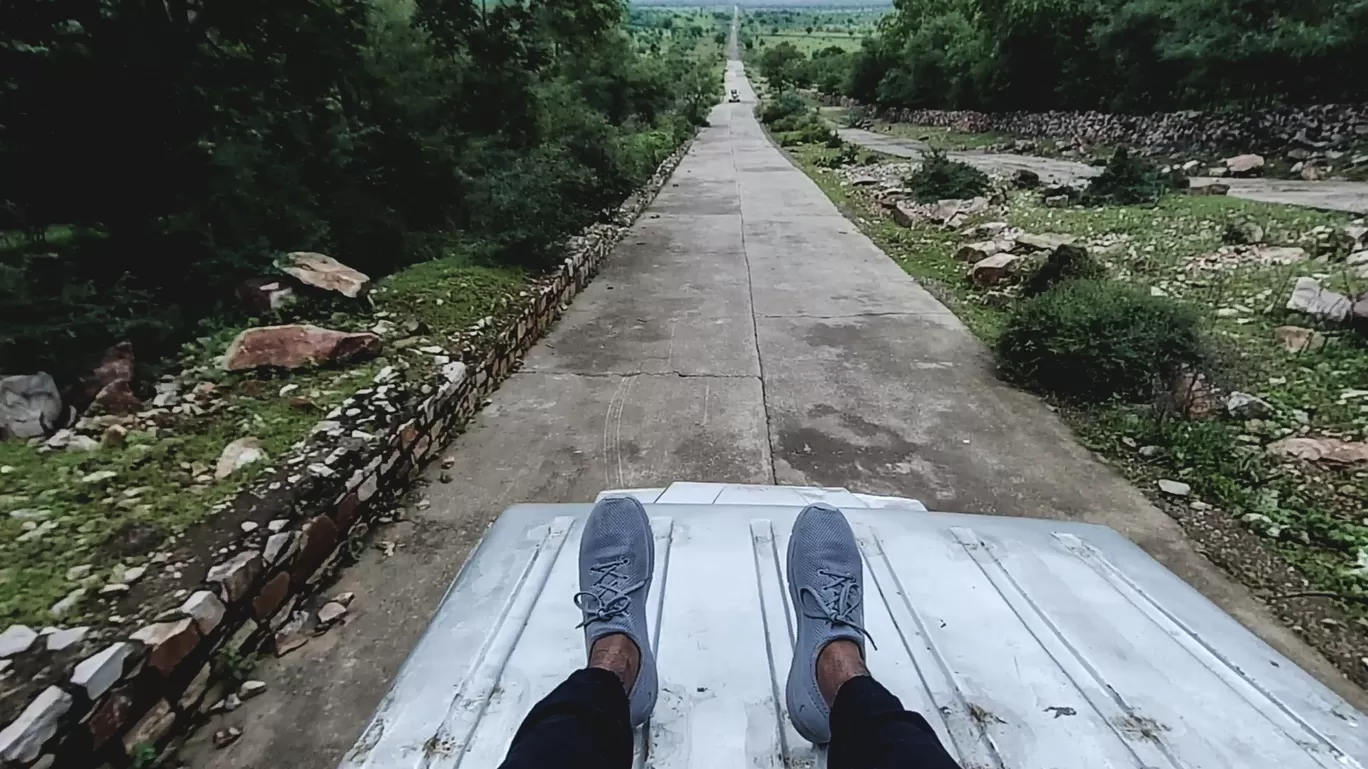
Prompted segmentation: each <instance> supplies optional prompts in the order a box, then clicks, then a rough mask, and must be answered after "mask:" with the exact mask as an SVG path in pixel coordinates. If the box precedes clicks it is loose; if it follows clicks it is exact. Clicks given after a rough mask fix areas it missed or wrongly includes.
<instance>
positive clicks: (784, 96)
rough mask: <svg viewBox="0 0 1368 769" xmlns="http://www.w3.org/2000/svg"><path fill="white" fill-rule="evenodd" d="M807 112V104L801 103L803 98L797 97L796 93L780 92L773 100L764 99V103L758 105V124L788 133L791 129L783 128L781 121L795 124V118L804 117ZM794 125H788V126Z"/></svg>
mask: <svg viewBox="0 0 1368 769" xmlns="http://www.w3.org/2000/svg"><path fill="white" fill-rule="evenodd" d="M807 112H808V105H807V102H805V101H803V97H801V96H799V95H798V94H797V92H795V91H781V92H780V93H779V95H778V96H776V97H774V98H773V99H766V100H765V103H764V104H761V105H760V122H761V123H764V124H765V125H767V126H769V127H770V128H771V129H773V130H775V131H789V130H793V129H792V128H791V127H785V125H784V124H783V121H786V120H787V121H795V122H796V119H797V118H800V117H802V116H804V115H806V114H807ZM794 124H795V123H790V124H789V125H794Z"/></svg>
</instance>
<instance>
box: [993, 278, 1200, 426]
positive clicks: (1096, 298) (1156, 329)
mask: <svg viewBox="0 0 1368 769" xmlns="http://www.w3.org/2000/svg"><path fill="white" fill-rule="evenodd" d="M996 353H997V360H998V367H999V370H1000V371H1001V373H1002V375H1003V377H1004V378H1005V379H1007V380H1009V381H1012V382H1015V383H1017V384H1020V385H1022V386H1024V387H1027V388H1029V389H1032V390H1035V391H1036V392H1040V393H1043V394H1046V395H1053V396H1056V397H1059V398H1062V399H1064V400H1068V401H1074V402H1078V403H1100V402H1103V401H1107V400H1111V399H1113V398H1122V399H1126V400H1145V399H1147V398H1149V397H1150V396H1151V395H1152V394H1153V393H1154V389H1155V383H1156V381H1166V380H1167V378H1168V377H1169V376H1170V375H1171V374H1173V373H1174V372H1175V371H1177V370H1178V369H1179V368H1180V367H1182V366H1184V365H1189V364H1196V363H1197V362H1198V361H1199V359H1200V357H1201V353H1200V338H1199V333H1198V323H1197V314H1196V313H1195V312H1193V311H1192V310H1191V309H1190V308H1188V307H1186V306H1183V305H1181V304H1178V303H1176V302H1174V301H1173V300H1172V299H1169V298H1167V297H1154V296H1149V295H1148V294H1145V293H1142V292H1140V291H1137V290H1136V289H1135V288H1133V287H1131V286H1128V285H1125V284H1122V283H1113V282H1106V281H1100V280H1071V281H1066V282H1064V283H1062V284H1061V285H1059V286H1057V287H1055V288H1054V289H1052V290H1050V291H1047V292H1045V293H1043V294H1040V295H1039V296H1036V297H1033V298H1031V299H1027V300H1025V301H1023V302H1021V303H1019V304H1018V305H1017V306H1016V308H1015V309H1014V310H1013V312H1012V314H1011V316H1010V317H1009V318H1008V320H1007V324H1006V327H1005V328H1004V330H1003V333H1002V336H1001V337H999V338H998V341H997V346H996Z"/></svg>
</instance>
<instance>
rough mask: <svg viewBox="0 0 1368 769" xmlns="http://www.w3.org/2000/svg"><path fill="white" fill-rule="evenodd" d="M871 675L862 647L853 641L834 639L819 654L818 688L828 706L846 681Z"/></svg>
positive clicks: (834, 699)
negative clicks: (861, 651) (866, 665)
mask: <svg viewBox="0 0 1368 769" xmlns="http://www.w3.org/2000/svg"><path fill="white" fill-rule="evenodd" d="M867 675H869V668H867V667H865V663H864V656H863V655H862V654H861V653H860V647H859V646H857V645H856V644H855V642H853V641H844V640H843V641H832V642H831V643H829V644H827V645H826V646H824V647H822V651H821V652H820V653H819V654H818V655H817V689H818V690H819V691H821V693H822V699H824V700H826V704H827V706H828V707H830V706H831V704H832V703H834V702H835V701H836V695H837V693H839V692H840V691H841V687H842V686H844V685H845V683H846V681H849V680H850V679H852V678H857V677H859V676H867Z"/></svg>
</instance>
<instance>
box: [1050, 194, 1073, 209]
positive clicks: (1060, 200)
mask: <svg viewBox="0 0 1368 769" xmlns="http://www.w3.org/2000/svg"><path fill="white" fill-rule="evenodd" d="M1067 205H1069V196H1068V195H1050V196H1048V197H1046V198H1045V207H1046V208H1064V207H1065V206H1067Z"/></svg>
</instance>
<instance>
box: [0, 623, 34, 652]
mask: <svg viewBox="0 0 1368 769" xmlns="http://www.w3.org/2000/svg"><path fill="white" fill-rule="evenodd" d="M37 640H38V633H37V631H35V630H34V629H33V628H31V627H28V626H27V625H10V626H9V627H8V628H5V632H3V633H0V659H5V658H8V657H13V656H14V655H16V654H23V653H24V652H26V651H28V650H29V648H31V647H32V646H33V642H34V641H37Z"/></svg>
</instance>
